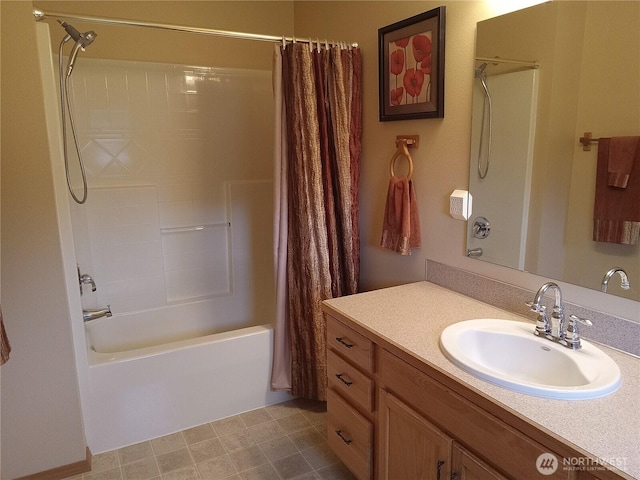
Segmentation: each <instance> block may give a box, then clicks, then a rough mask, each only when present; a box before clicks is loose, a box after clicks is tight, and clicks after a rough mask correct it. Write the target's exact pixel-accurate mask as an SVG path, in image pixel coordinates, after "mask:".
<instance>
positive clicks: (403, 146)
mask: <svg viewBox="0 0 640 480" xmlns="http://www.w3.org/2000/svg"><path fill="white" fill-rule="evenodd" d="M396 147H397V149H396V153H394V154H393V157H391V163H390V164H389V174H390V175H391V177H395V176H396V174H395V172H394V166H395V163H396V160H397V159H398V158H400V157H401V156H402V155H404V156H405V157H407V160H408V162H409V173H407V177H406V178H407V180H411V177H412V176H413V159H412V158H411V155H410V154H409V150H408V149H407V142H406V141H404V140H398V141H397V142H396Z"/></svg>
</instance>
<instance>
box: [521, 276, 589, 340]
mask: <svg viewBox="0 0 640 480" xmlns="http://www.w3.org/2000/svg"><path fill="white" fill-rule="evenodd" d="M550 288H551V289H553V290H554V292H555V297H556V298H555V304H554V306H553V313H552V314H551V318H553V319H555V320H556V321H557V323H558V333H557V335H556V336H554V335H553V326H552V322H550V321H549V317H547V313H546V307H545V306H544V305H542V304H541V303H540V302H542V297H544V294H545V293H546V292H547V290H549V289H550ZM527 305H528V306H529V307H530V308H531V311H532V312H535V313H537V314H538V319H537V321H536V329H535V330H534V332H533V333H534V334H535V335H538V336H541V337H545V338H547V339H549V340H551V341H554V342H558V343H560V344H561V345H564V346H565V347H567V348H571V349H573V350H577V349H579V348H581V347H582V345H581V342H580V335H579V333H578V323H582V324H583V325H588V326H591V325H593V323H591V321H590V320H587V319H586V318H580V317H578V316H576V315H569V325H568V326H567V328H566V329H565V327H564V320H565V318H564V308H563V306H562V291H561V290H560V287H559V286H558V285H557V284H556V283H554V282H547V283H545V284H544V285H542V286H541V287H540V289H539V290H538V292H537V293H536V296H535V297H534V298H533V301H532V302H527Z"/></svg>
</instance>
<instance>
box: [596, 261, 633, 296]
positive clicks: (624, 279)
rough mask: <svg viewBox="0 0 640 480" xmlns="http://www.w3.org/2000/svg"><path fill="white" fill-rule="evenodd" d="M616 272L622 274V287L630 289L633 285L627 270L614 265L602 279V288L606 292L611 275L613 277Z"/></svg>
mask: <svg viewBox="0 0 640 480" xmlns="http://www.w3.org/2000/svg"><path fill="white" fill-rule="evenodd" d="M616 273H617V274H619V275H620V287H622V289H623V290H629V288H630V287H631V285H630V284H629V277H627V272H625V271H624V270H623V269H622V268H620V267H614V268H612V269H611V270H609V271H608V272H607V273H606V274H605V275H604V278H603V279H602V287H601V290H602V291H603V292H604V293H607V287H608V286H609V280H611V277H613V276H614V275H615V274H616Z"/></svg>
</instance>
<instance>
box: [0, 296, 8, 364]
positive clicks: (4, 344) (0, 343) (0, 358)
mask: <svg viewBox="0 0 640 480" xmlns="http://www.w3.org/2000/svg"><path fill="white" fill-rule="evenodd" d="M10 353H11V345H10V344H9V339H8V338H7V332H5V330H4V321H3V320H2V308H1V307H0V365H4V364H5V363H6V362H7V360H9V354H10Z"/></svg>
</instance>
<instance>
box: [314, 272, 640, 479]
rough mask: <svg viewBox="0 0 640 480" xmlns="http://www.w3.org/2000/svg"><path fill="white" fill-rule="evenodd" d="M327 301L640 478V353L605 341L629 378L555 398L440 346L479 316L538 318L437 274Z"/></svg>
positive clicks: (579, 447) (545, 428) (505, 405)
mask: <svg viewBox="0 0 640 480" xmlns="http://www.w3.org/2000/svg"><path fill="white" fill-rule="evenodd" d="M325 304H326V306H327V307H328V308H329V309H330V310H336V311H337V312H339V313H340V314H342V315H343V316H345V317H347V318H349V319H351V320H352V321H354V322H355V323H356V324H358V325H360V326H362V327H363V328H365V329H366V330H368V331H370V332H372V333H373V334H375V335H376V336H378V337H382V338H383V339H385V340H387V341H388V342H390V343H391V344H393V345H395V346H396V347H398V348H400V349H401V350H403V351H405V352H406V353H408V354H410V355H412V356H413V357H415V358H416V359H418V360H420V361H423V362H426V363H427V364H429V365H430V366H431V367H433V368H436V369H437V370H440V371H442V372H444V373H445V374H448V375H449V376H453V377H455V378H456V380H458V381H459V382H460V383H461V384H463V385H465V386H466V387H468V388H470V389H472V390H475V391H477V392H479V393H480V394H481V395H483V396H485V397H488V398H490V399H492V401H494V402H495V403H496V404H498V405H500V406H502V407H503V408H506V409H508V410H511V411H512V412H514V413H515V414H517V415H519V416H521V417H525V418H526V419H527V420H528V421H529V422H530V423H531V424H533V425H536V426H537V427H538V428H539V429H541V430H543V431H547V432H549V433H550V434H552V435H554V436H556V437H559V438H561V439H563V440H564V441H565V442H566V443H569V444H572V446H573V447H575V448H576V449H577V450H578V451H583V452H585V453H586V454H588V455H589V456H591V458H596V459H599V461H602V462H603V463H607V464H609V465H612V466H614V467H616V469H617V470H620V471H622V472H625V473H626V474H628V475H630V476H632V477H633V478H636V479H638V478H640V359H638V358H637V357H634V356H632V355H628V354H625V353H623V352H620V351H617V350H614V349H611V348H608V347H606V346H604V345H598V347H599V348H601V349H602V350H603V351H605V352H606V353H607V354H608V355H609V356H610V357H611V358H612V359H613V360H614V361H615V362H616V363H617V364H618V366H619V367H620V371H621V373H622V385H621V386H620V388H619V389H618V390H617V391H616V392H614V393H612V394H611V395H608V396H606V397H603V398H598V399H593V400H553V399H546V398H539V397H534V396H530V395H524V394H521V393H517V392H513V391H511V390H507V389H505V388H502V387H498V386H496V385H493V384H490V383H487V382H485V381H483V380H480V379H478V378H476V377H474V376H472V375H470V374H468V373H466V372H465V371H463V370H462V369H460V368H458V367H456V366H455V365H454V364H453V363H451V362H450V361H449V360H448V359H447V358H446V357H445V356H444V354H443V353H442V351H441V350H440V347H439V337H440V333H441V332H442V330H443V329H444V328H445V327H447V326H448V325H450V324H452V323H456V322H459V321H462V320H470V319H473V318H497V319H505V320H518V321H528V322H531V326H532V330H533V328H534V326H535V323H534V321H535V316H534V314H532V316H531V318H528V317H524V316H520V315H517V314H514V313H511V312H508V311H506V310H502V309H499V308H496V307H493V306H491V305H488V304H486V303H482V302H480V301H478V300H475V299H472V298H470V297H467V296H465V295H461V294H459V293H456V292H453V291H451V290H447V289H445V288H443V287H440V286H438V285H435V284H433V283H430V282H417V283H411V284H407V285H401V286H397V287H390V288H384V289H381V290H375V291H371V292H365V293H359V294H356V295H350V296H346V297H340V298H335V299H331V300H327V301H326V302H325Z"/></svg>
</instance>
